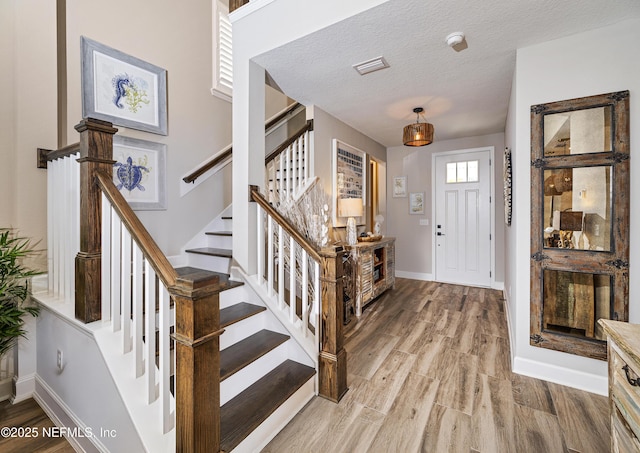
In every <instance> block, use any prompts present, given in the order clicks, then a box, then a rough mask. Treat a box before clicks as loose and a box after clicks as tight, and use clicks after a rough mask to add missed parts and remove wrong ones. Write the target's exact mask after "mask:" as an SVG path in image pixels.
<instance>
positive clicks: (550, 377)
mask: <svg viewBox="0 0 640 453" xmlns="http://www.w3.org/2000/svg"><path fill="white" fill-rule="evenodd" d="M513 372H514V373H518V374H524V375H525V376H529V377H532V378H536V379H542V380H544V381H549V382H553V383H555V384H560V385H565V386H567V387H573V388H576V389H579V390H584V391H586V392H591V393H596V394H598V395H603V396H607V395H608V392H609V379H608V377H607V376H598V375H595V374H591V373H585V372H582V371H576V370H570V369H568V368H563V367H559V366H556V365H551V364H548V363H544V362H539V361H536V360H530V359H525V358H522V357H516V358H515V359H514V362H513Z"/></svg>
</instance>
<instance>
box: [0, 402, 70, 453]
mask: <svg viewBox="0 0 640 453" xmlns="http://www.w3.org/2000/svg"><path fill="white" fill-rule="evenodd" d="M54 426H55V425H54V424H53V422H52V421H51V419H49V417H47V415H46V414H45V413H44V411H43V410H42V409H41V408H40V406H38V403H36V402H35V401H34V400H33V399H28V400H26V401H22V402H21V403H18V404H14V405H12V404H11V403H9V401H3V402H0V429H1V428H4V429H3V430H2V433H3V435H2V436H0V451H1V452H3V453H26V452H39V453H73V452H74V451H75V450H74V449H73V448H72V447H71V444H69V442H68V441H67V439H65V438H64V437H63V436H62V435H60V433H59V432H56V431H53V430H51V428H53V427H54ZM7 428H24V429H23V430H21V431H18V430H14V431H12V432H11V433H12V435H13V436H17V435H18V434H20V435H21V436H19V437H6V436H5V430H6V429H7ZM23 433H26V434H25V435H23Z"/></svg>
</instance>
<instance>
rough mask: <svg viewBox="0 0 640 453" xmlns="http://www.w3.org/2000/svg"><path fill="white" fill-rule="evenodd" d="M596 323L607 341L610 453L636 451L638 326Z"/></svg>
mask: <svg viewBox="0 0 640 453" xmlns="http://www.w3.org/2000/svg"><path fill="white" fill-rule="evenodd" d="M598 322H599V323H600V325H601V326H602V327H603V328H604V331H605V333H606V334H607V340H608V341H607V344H608V346H607V352H608V360H609V410H610V415H611V451H612V452H615V453H618V452H620V453H622V452H625V453H626V452H640V440H639V439H640V357H639V356H638V354H640V325H635V324H629V323H626V322H619V321H609V320H604V319H603V320H600V321H598Z"/></svg>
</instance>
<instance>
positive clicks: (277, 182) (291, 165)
mask: <svg viewBox="0 0 640 453" xmlns="http://www.w3.org/2000/svg"><path fill="white" fill-rule="evenodd" d="M312 134H313V120H309V121H307V123H306V124H305V125H304V126H303V127H302V128H300V130H298V131H297V132H296V133H295V134H294V135H292V136H291V137H290V138H289V139H287V140H286V141H285V142H284V143H282V144H281V145H280V146H278V147H277V148H276V149H275V150H274V151H273V152H272V153H271V154H269V155H268V156H267V157H266V159H265V187H267V188H268V194H269V195H268V197H267V200H268V201H269V202H270V203H271V204H273V205H274V206H280V205H281V204H282V203H283V202H285V201H286V200H288V199H293V198H296V197H297V196H299V195H300V193H302V191H303V190H304V189H305V188H306V187H307V184H308V183H309V181H311V177H310V176H311V168H310V161H311V157H312V156H311V142H312V140H313V135H312Z"/></svg>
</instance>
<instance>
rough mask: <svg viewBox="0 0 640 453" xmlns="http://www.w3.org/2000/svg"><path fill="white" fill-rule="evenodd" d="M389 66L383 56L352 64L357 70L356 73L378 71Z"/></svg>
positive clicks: (362, 73) (363, 73)
mask: <svg viewBox="0 0 640 453" xmlns="http://www.w3.org/2000/svg"><path fill="white" fill-rule="evenodd" d="M388 67H389V63H387V60H385V59H384V57H377V58H373V59H371V60H367V61H363V62H362V63H358V64H354V65H353V69H355V70H356V71H358V74H360V75H365V74H369V73H370V72H374V71H379V70H380V69H385V68H388Z"/></svg>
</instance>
